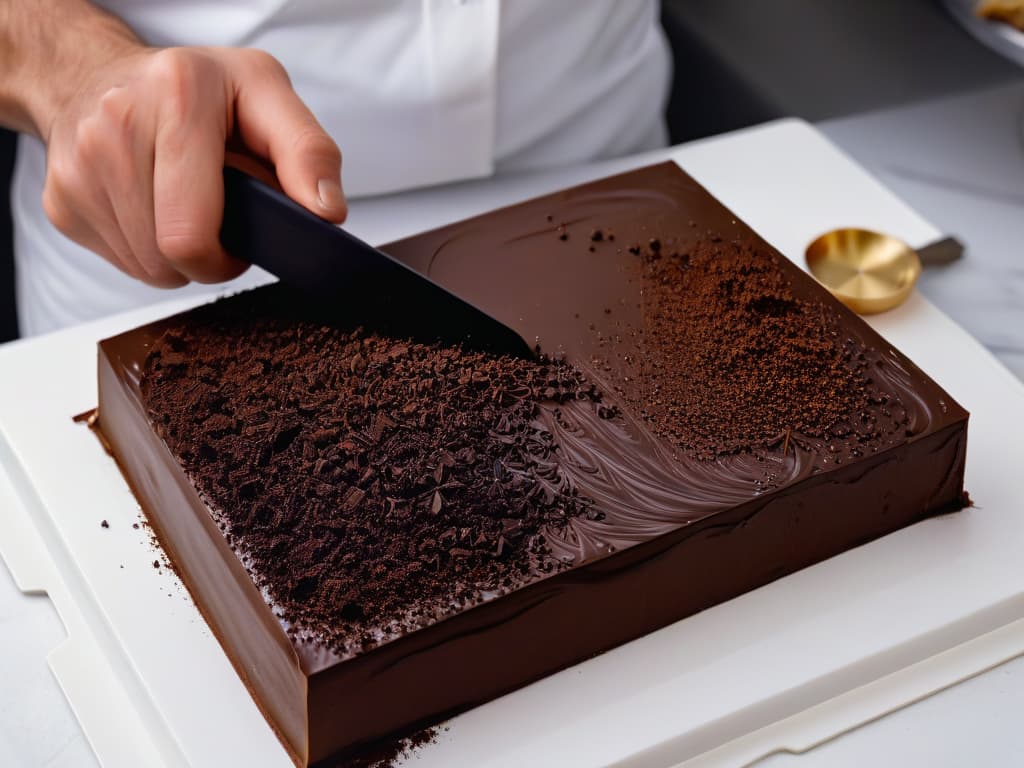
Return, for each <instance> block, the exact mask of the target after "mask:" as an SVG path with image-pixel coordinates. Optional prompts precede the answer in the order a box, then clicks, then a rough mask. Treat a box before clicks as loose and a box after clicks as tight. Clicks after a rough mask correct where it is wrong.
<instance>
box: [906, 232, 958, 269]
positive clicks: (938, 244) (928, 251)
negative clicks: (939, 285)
mask: <svg viewBox="0 0 1024 768" xmlns="http://www.w3.org/2000/svg"><path fill="white" fill-rule="evenodd" d="M917 255H918V257H919V258H920V259H921V264H922V265H923V266H925V267H942V266H945V265H946V264H952V263H953V262H954V261H957V260H958V259H959V258H960V257H961V256H963V255H964V244H963V243H961V242H960V241H959V240H957V239H956V238H955V237H944V238H942V239H941V240H936V241H935V242H933V243H928V245H925V246H923V247H921V248H918V249H917Z"/></svg>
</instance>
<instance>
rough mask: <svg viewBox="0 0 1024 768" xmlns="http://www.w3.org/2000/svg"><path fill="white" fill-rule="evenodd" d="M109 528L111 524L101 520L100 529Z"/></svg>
mask: <svg viewBox="0 0 1024 768" xmlns="http://www.w3.org/2000/svg"><path fill="white" fill-rule="evenodd" d="M109 527H110V523H108V522H107V521H106V520H100V528H109Z"/></svg>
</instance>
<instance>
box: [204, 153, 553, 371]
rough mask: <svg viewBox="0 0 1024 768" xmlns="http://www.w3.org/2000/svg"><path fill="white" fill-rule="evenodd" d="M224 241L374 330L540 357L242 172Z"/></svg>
mask: <svg viewBox="0 0 1024 768" xmlns="http://www.w3.org/2000/svg"><path fill="white" fill-rule="evenodd" d="M221 242H222V243H223V244H224V247H225V248H226V249H227V250H228V252H229V253H231V254H232V255H233V256H235V257H237V258H239V259H243V260H244V261H248V262H251V263H252V264H256V265H258V266H260V267H263V269H265V270H267V271H268V272H270V273H271V274H273V275H276V276H277V277H278V278H280V279H281V281H282V282H284V283H287V284H290V285H292V286H294V287H297V288H299V289H300V290H302V291H303V292H304V293H305V294H308V296H309V297H310V300H311V301H316V302H318V303H321V304H323V305H324V306H325V307H326V308H328V309H330V308H331V307H332V306H338V307H341V306H344V307H345V308H346V310H347V314H349V315H352V314H353V313H360V312H363V313H364V314H365V320H364V319H363V317H361V316H360V317H359V319H360V320H361V321H363V322H365V324H366V325H367V326H369V327H371V328H374V329H376V328H375V326H376V325H377V324H379V323H384V324H386V325H387V327H388V329H389V330H391V331H394V330H396V329H397V330H398V331H399V332H402V333H408V334H409V335H411V336H414V337H417V338H420V339H425V340H429V341H433V340H438V341H443V342H446V343H451V344H461V345H463V346H465V347H468V348H471V349H477V350H482V351H487V352H493V353H495V354H511V355H516V356H519V357H529V356H532V354H533V353H532V351H531V349H530V345H529V344H527V343H526V341H525V340H523V338H522V337H521V336H520V335H519V334H518V333H516V332H515V331H514V330H512V329H511V328H509V327H508V326H507V325H504V324H503V323H501V322H499V321H497V320H495V319H494V318H493V317H491V316H490V315H488V314H486V313H485V312H483V311H481V310H479V309H477V308H476V307H475V306H473V305H472V304H470V303H469V302H467V301H465V300H464V299H461V298H459V297H458V296H456V295H455V294H453V293H451V292H450V291H448V290H447V289H445V288H443V287H442V286H440V285H438V284H437V283H435V282H433V281H432V280H430V279H429V278H428V277H426V276H425V275H422V274H420V273H419V272H416V271H414V270H412V269H410V268H409V267H407V266H406V265H405V264H403V263H401V262H400V261H397V260H396V259H394V258H392V257H391V256H388V254H386V253H384V252H383V251H380V250H378V249H376V248H374V247H373V246H371V245H368V244H367V243H364V242H363V241H362V240H360V239H358V238H356V237H353V236H352V235H350V234H349V233H348V232H346V231H344V230H343V229H341V228H339V227H336V226H335V225H333V224H330V223H329V222H326V221H324V220H323V219H320V218H318V217H316V216H314V215H313V214H312V213H310V212H309V211H307V210H306V209H305V208H303V207H301V206H300V205H298V204H297V203H295V202H294V201H292V200H291V199H289V198H288V197H287V196H285V195H284V194H282V193H281V192H278V191H277V190H275V189H272V188H270V187H269V186H267V185H266V184H264V183H263V182H261V181H258V180H256V179H254V178H253V177H252V176H249V175H248V174H246V173H243V172H241V171H238V170H236V169H234V168H225V169H224V223H223V226H222V229H221Z"/></svg>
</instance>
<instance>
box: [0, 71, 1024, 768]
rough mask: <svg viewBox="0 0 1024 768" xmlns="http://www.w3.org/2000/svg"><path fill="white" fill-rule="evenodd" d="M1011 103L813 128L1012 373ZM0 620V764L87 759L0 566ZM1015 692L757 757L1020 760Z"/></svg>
mask: <svg viewBox="0 0 1024 768" xmlns="http://www.w3.org/2000/svg"><path fill="white" fill-rule="evenodd" d="M1022 110H1024V84H1022V85H1016V86H1009V87H1001V88H998V89H994V90H992V91H986V92H983V93H978V94H970V95H966V96H961V97H957V98H954V99H948V100H944V101H941V102H935V103H931V104H927V105H921V106H912V107H906V108H901V109H898V110H887V111H884V112H880V113H877V114H872V115H865V116H860V117H854V118H847V119H844V120H839V121H831V122H829V123H826V124H824V125H822V126H820V127H821V128H822V129H823V130H824V132H825V133H826V135H828V136H829V137H830V138H831V139H832V140H833V141H835V142H836V143H837V144H839V145H840V146H841V147H842V148H844V149H845V150H846V151H847V152H848V153H849V154H850V155H852V156H853V157H854V158H855V159H857V160H858V161H859V162H860V163H861V164H863V165H865V166H867V167H868V168H869V170H871V171H872V172H873V173H874V174H875V175H876V176H877V177H878V178H880V179H881V180H882V181H883V182H884V183H885V184H887V185H888V186H890V187H891V188H892V189H894V190H895V191H896V192H897V194H899V195H900V196H901V197H903V198H904V199H905V200H906V201H907V202H908V203H909V204H910V205H911V206H913V207H914V208H916V209H917V210H918V211H919V212H920V213H922V214H923V215H924V216H925V217H926V218H928V219H929V220H931V221H932V222H933V223H934V224H936V225H937V226H938V227H939V228H940V229H942V230H943V231H946V232H949V233H951V234H955V235H957V236H958V237H959V238H960V239H961V240H962V241H963V242H964V243H965V244H966V246H967V252H966V255H965V258H964V260H962V261H961V262H960V263H958V264H956V265H953V266H951V267H947V268H943V269H939V270H934V271H929V272H927V273H926V274H925V275H924V277H923V278H922V281H921V284H920V287H921V290H922V292H923V293H925V294H926V295H927V296H928V297H929V298H930V299H932V301H934V302H935V303H936V304H937V305H938V306H939V307H940V308H941V309H943V310H944V311H945V312H946V313H948V314H949V315H950V316H952V317H953V318H954V319H955V320H957V321H958V322H959V323H960V324H961V325H963V326H964V327H965V328H967V329H968V330H969V331H970V332H971V333H972V334H973V335H975V336H976V337H977V338H978V339H980V340H981V341H982V342H983V343H984V344H985V345H986V346H987V347H988V348H989V349H990V350H991V351H992V352H993V353H994V354H995V355H996V356H997V357H998V358H999V359H1000V360H1002V362H1003V363H1004V364H1005V365H1007V367H1009V368H1010V369H1011V370H1012V371H1014V372H1015V373H1016V374H1017V375H1018V376H1020V377H1022V378H1024V254H1022V253H1021V243H1022V242H1024V149H1022V146H1024V134H1022V132H1021V114H1022ZM850 223H851V224H855V223H856V222H850ZM0 627H2V632H0V650H2V651H3V653H0V681H2V683H0V766H14V767H19V768H20V767H21V766H24V767H25V768H36V766H55V767H59V768H77V767H79V766H81V767H83V768H88V767H89V766H94V765H96V760H95V758H94V757H93V754H92V752H91V750H90V748H89V746H88V744H87V742H86V741H85V739H84V737H83V736H82V734H81V731H80V729H79V728H78V726H77V723H76V721H75V718H74V715H73V713H72V712H71V709H70V707H69V706H68V704H67V702H66V700H65V699H64V696H63V694H62V692H61V691H60V688H59V687H58V686H57V684H56V682H55V680H54V679H53V677H52V675H51V673H50V671H49V669H48V667H47V666H46V664H45V662H44V660H43V656H44V655H45V652H46V650H47V649H49V648H52V647H54V646H55V645H57V643H58V642H59V641H60V639H61V638H62V637H63V634H64V632H63V627H62V626H61V622H60V619H59V618H58V616H57V615H56V613H55V611H54V610H53V608H52V606H51V604H50V602H49V600H47V599H45V598H31V597H27V596H25V595H23V594H22V593H21V592H20V591H18V589H17V587H16V586H15V585H14V583H13V581H12V579H11V577H10V574H9V572H8V571H7V569H6V567H5V566H2V565H0ZM30 662H31V663H30ZM1022 705H1024V659H1018V660H1016V661H1012V662H1008V663H1007V664H1003V665H1001V666H1000V667H997V668H996V669H994V670H992V671H989V672H987V673H985V674H982V675H980V676H978V677H976V678H974V679H972V680H969V681H967V682H965V683H961V684H960V685H957V686H955V687H953V688H951V689H948V690H946V691H944V692H942V693H939V694H937V695H935V696H932V697H930V698H929V699H927V700H925V701H923V702H920V703H918V704H916V705H914V706H912V707H909V708H907V709H905V710H901V711H900V712H897V713H894V714H892V715H889V716H887V717H885V718H883V719H881V720H879V721H876V722H875V723H872V724H870V725H868V726H865V727H862V728H858V729H856V730H855V731H853V732H851V733H849V734H846V735H844V736H841V737H839V738H837V739H835V740H833V741H831V742H829V743H827V744H825V745H823V746H822V747H819V748H817V749H815V750H813V751H811V752H810V753H807V754H804V755H800V756H795V755H775V756H772V757H771V758H768V759H767V760H765V761H762V764H764V765H770V766H791V765H796V766H800V765H851V766H852V765H862V764H865V763H877V762H880V761H884V762H886V763H888V764H900V765H906V766H929V767H931V766H959V765H964V764H968V763H970V764H978V765H982V764H985V765H994V764H1000V765H1011V764H1021V763H1024V731H1022V730H1021V729H1020V728H1019V726H1018V724H1017V722H1016V719H1017V718H1016V717H1011V716H1009V715H1008V714H1007V713H1016V712H1019V711H1020V710H1021V707H1022ZM937 724H942V727H938V726H937Z"/></svg>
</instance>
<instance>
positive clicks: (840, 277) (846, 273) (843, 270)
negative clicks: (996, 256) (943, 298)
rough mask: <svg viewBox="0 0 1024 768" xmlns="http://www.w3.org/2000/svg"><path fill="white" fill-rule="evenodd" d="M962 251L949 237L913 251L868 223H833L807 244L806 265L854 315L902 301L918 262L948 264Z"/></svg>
mask: <svg viewBox="0 0 1024 768" xmlns="http://www.w3.org/2000/svg"><path fill="white" fill-rule="evenodd" d="M963 252H964V247H963V244H962V243H960V241H959V240H957V239H956V238H953V237H946V238H943V239H942V240H937V241H935V242H934V243H929V244H928V245H926V246H924V247H923V248H919V249H918V250H917V251H915V250H914V249H913V248H911V247H910V246H909V245H907V244H906V243H904V242H903V241H902V240H899V239H897V238H895V237H891V236H890V235H883V234H881V233H880V232H872V231H871V230H869V229H855V228H852V227H851V228H847V229H834V230H832V231H830V232H826V233H825V234H823V235H821V236H820V237H818V238H817V239H815V240H814V241H813V242H812V243H811V244H810V245H808V246H807V252H806V257H807V266H808V268H809V269H810V270H811V274H812V275H814V276H815V277H816V278H817V279H818V282H820V283H821V284H822V285H824V286H825V287H826V288H828V290H829V291H830V292H831V293H832V295H833V296H835V297H836V298H837V299H839V300H840V301H841V302H843V304H845V305H846V306H848V307H849V308H850V309H852V310H853V311H854V312H856V313H858V314H860V315H872V314H875V313H877V312H885V311H886V310H887V309H892V308H893V307H897V306H899V305H900V304H902V303H903V302H904V301H906V298H907V296H909V295H910V291H911V290H912V289H913V287H914V283H916V282H917V278H918V277H919V276H920V274H921V265H922V264H923V265H926V266H933V265H940V264H950V263H952V262H954V261H956V260H957V259H959V258H960V256H961V255H962V254H963Z"/></svg>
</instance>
